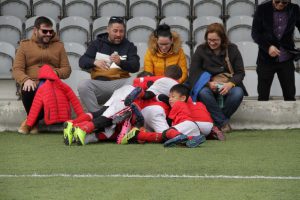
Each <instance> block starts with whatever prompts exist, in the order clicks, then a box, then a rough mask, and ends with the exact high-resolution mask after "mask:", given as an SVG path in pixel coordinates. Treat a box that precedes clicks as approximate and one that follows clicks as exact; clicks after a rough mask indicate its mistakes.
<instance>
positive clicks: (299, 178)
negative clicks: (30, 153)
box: [0, 174, 300, 180]
mask: <svg viewBox="0 0 300 200" xmlns="http://www.w3.org/2000/svg"><path fill="white" fill-rule="evenodd" d="M23 177H25V178H51V177H63V178H145V179H147V178H150V179H156V178H158V179H272V180H300V176H257V175H255V176H229V175H171V174H153V175H151V174H149V175H141V174H0V178H23Z"/></svg>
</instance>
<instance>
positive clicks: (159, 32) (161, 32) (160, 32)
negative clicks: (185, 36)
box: [154, 24, 172, 39]
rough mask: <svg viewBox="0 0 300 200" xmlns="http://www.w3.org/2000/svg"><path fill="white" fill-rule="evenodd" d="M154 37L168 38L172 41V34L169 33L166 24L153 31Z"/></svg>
mask: <svg viewBox="0 0 300 200" xmlns="http://www.w3.org/2000/svg"><path fill="white" fill-rule="evenodd" d="M154 36H155V37H156V38H158V37H168V38H170V39H172V33H171V28H170V26H169V25H167V24H161V25H159V26H158V27H157V28H156V29H155V31H154Z"/></svg>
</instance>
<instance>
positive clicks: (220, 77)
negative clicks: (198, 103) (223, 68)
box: [211, 49, 234, 83]
mask: <svg viewBox="0 0 300 200" xmlns="http://www.w3.org/2000/svg"><path fill="white" fill-rule="evenodd" d="M225 63H226V65H227V67H228V70H229V73H228V72H223V73H219V74H216V75H214V76H213V77H212V78H211V81H214V82H217V83H228V82H229V80H230V79H231V78H232V76H233V73H234V72H233V69H232V65H231V63H230V60H229V57H228V49H226V55H225Z"/></svg>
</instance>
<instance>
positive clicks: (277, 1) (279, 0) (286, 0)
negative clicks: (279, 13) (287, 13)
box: [274, 0, 289, 5]
mask: <svg viewBox="0 0 300 200" xmlns="http://www.w3.org/2000/svg"><path fill="white" fill-rule="evenodd" d="M274 2H275V4H279V3H282V4H283V5H286V4H288V3H289V0H276V1H274Z"/></svg>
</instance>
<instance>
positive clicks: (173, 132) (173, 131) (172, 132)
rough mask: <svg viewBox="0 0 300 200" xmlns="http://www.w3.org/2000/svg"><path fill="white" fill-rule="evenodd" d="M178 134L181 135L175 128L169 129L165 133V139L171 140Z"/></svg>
mask: <svg viewBox="0 0 300 200" xmlns="http://www.w3.org/2000/svg"><path fill="white" fill-rule="evenodd" d="M179 134H181V133H180V132H179V131H177V130H176V129H175V128H170V129H168V130H167V131H166V137H167V139H172V138H174V137H176V136H177V135H179Z"/></svg>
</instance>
